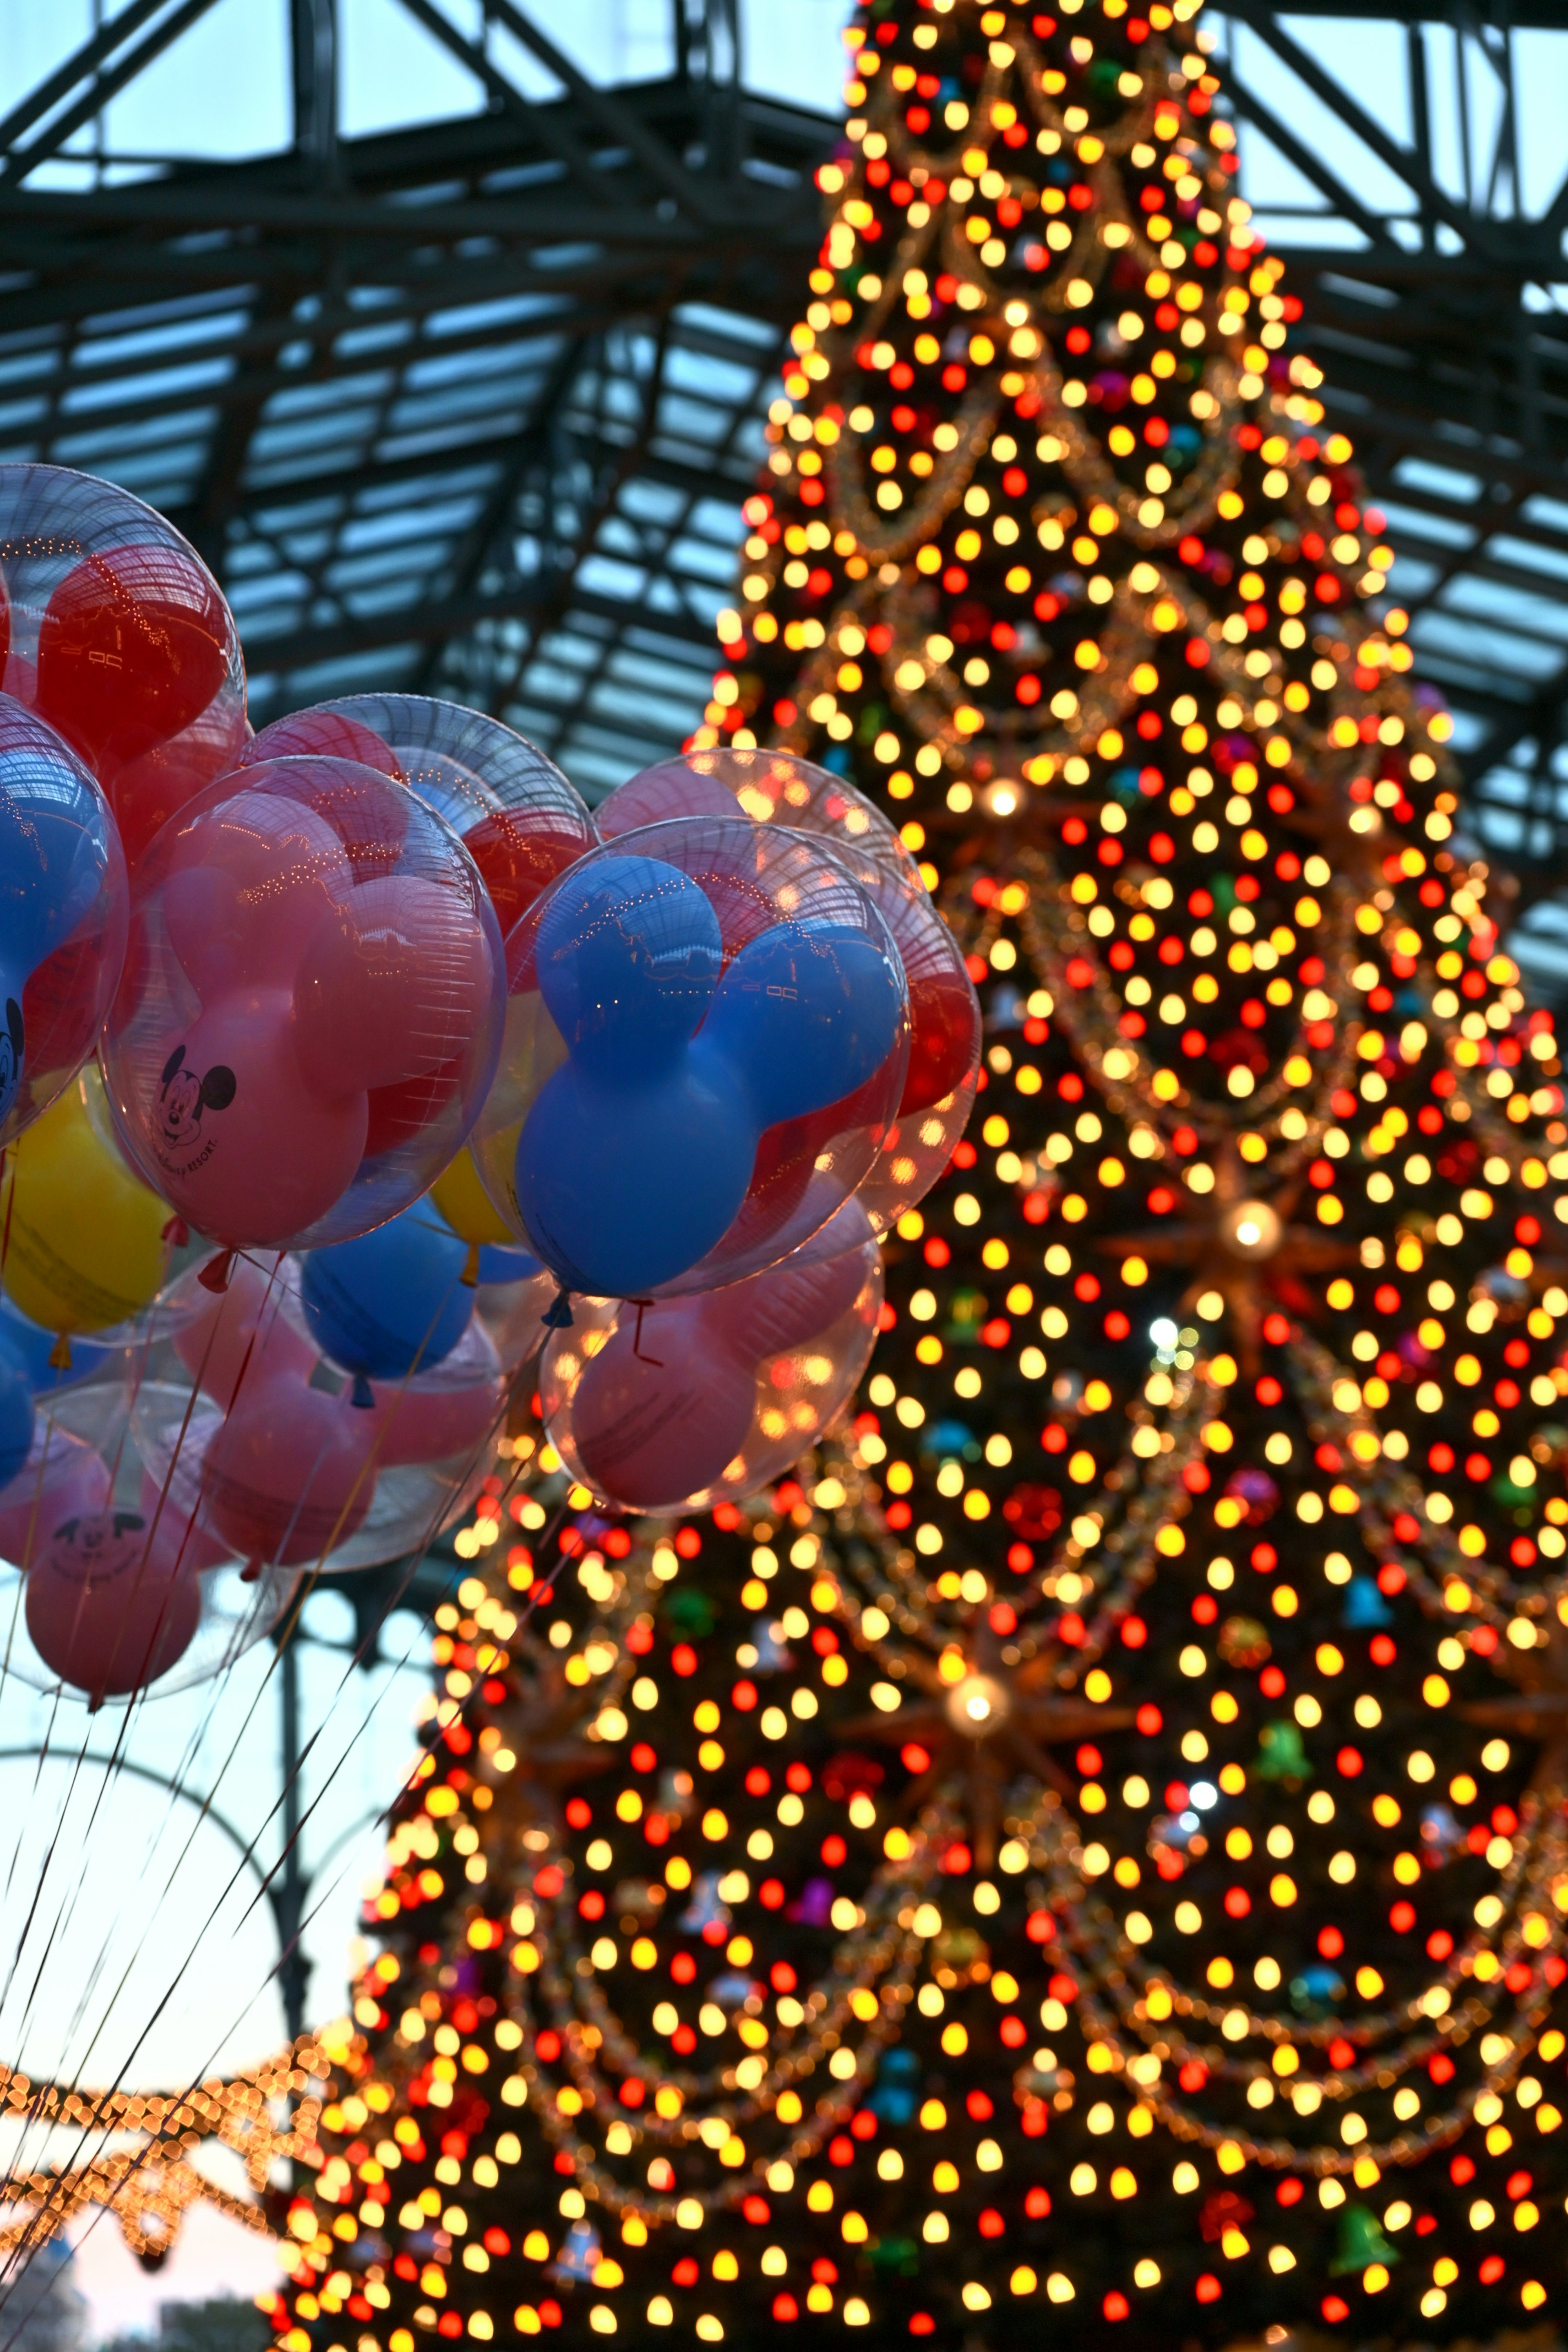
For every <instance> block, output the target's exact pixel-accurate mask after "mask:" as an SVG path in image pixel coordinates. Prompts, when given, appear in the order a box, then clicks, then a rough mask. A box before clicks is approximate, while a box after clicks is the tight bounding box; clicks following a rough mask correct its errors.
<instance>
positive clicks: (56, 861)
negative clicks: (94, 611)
mask: <svg viewBox="0 0 1568 2352" xmlns="http://www.w3.org/2000/svg"><path fill="white" fill-rule="evenodd" d="M5 470H6V469H5V467H0V476H3V475H4V473H5ZM129 905H130V900H129V890H128V885H127V882H126V876H125V859H124V856H123V853H122V852H121V845H120V836H119V835H118V833H117V832H116V830H115V824H114V819H113V818H112V816H111V815H110V812H109V806H108V803H107V802H106V801H105V799H104V797H103V794H102V793H101V792H100V790H99V788H98V786H97V784H96V783H95V782H93V780H92V778H91V776H90V775H89V773H88V772H87V770H86V768H85V767H84V766H83V765H82V763H81V761H79V759H78V758H77V757H76V755H75V753H74V752H73V751H71V750H70V749H69V747H68V745H67V744H66V743H65V742H64V740H62V739H61V737H60V736H58V734H57V733H56V732H55V731H54V730H53V729H52V728H50V727H47V726H46V725H45V723H44V722H43V720H42V719H38V718H37V716H36V715H35V714H34V713H33V712H32V711H30V710H27V709H25V708H24V707H23V705H22V704H21V703H19V702H17V701H16V700H14V699H13V698H12V697H11V696H9V695H7V694H3V693H0V1145H4V1144H5V1143H8V1142H10V1141H12V1140H13V1139H15V1138H16V1136H18V1135H20V1134H21V1133H22V1132H23V1131H24V1129H26V1128H28V1127H30V1126H31V1125H32V1123H33V1122H34V1121H35V1120H36V1119H37V1118H39V1117H41V1115H42V1114H43V1113H44V1112H45V1111H46V1110H47V1108H48V1106H49V1105H50V1104H51V1103H52V1102H53V1101H54V1100H55V1099H56V1097H58V1096H59V1095H60V1094H61V1093H63V1092H64V1090H65V1088H66V1087H68V1085H69V1084H70V1081H71V1079H72V1078H73V1077H74V1076H76V1074H77V1072H78V1071H79V1069H80V1067H81V1066H82V1064H83V1063H84V1062H85V1061H86V1059H87V1058H88V1056H89V1054H90V1053H91V1052H92V1049H93V1047H94V1045H95V1044H96V1043H97V1038H98V1033H99V1030H100V1027H101V1026H102V1024H103V1019H104V1015H105V1013H107V1011H108V1009H109V1005H110V1001H111V1000H112V998H113V995H114V992H115V989H116V986H117V985H118V982H119V980H120V976H121V963H122V961H123V958H124V953H125V940H126V929H127V923H128V919H129Z"/></svg>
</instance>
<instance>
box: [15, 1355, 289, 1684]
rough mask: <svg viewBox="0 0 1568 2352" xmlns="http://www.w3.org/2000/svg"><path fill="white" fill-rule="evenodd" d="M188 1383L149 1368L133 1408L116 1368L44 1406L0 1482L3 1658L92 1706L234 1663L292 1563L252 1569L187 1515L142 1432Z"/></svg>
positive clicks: (168, 1417) (183, 1401)
mask: <svg viewBox="0 0 1568 2352" xmlns="http://www.w3.org/2000/svg"><path fill="white" fill-rule="evenodd" d="M188 1402H189V1391H188V1390H184V1389H182V1388H169V1387H167V1386H166V1385H164V1384H163V1383H161V1382H158V1381H142V1382H141V1383H140V1385H139V1386H138V1388H137V1391H136V1395H135V1404H134V1410H133V1409H132V1402H131V1391H130V1388H129V1386H128V1385H126V1384H122V1383H121V1381H118V1380H115V1381H109V1382H104V1383H100V1384H96V1385H93V1386H87V1387H82V1388H78V1389H73V1390H70V1391H65V1392H63V1393H61V1394H59V1395H58V1396H55V1397H53V1398H51V1399H50V1400H48V1402H47V1410H46V1411H40V1412H39V1414H38V1417H37V1430H36V1433H35V1436H34V1442H33V1446H32V1450H31V1452H30V1454H29V1456H28V1459H27V1462H26V1465H24V1467H23V1468H22V1470H21V1471H20V1472H19V1473H18V1474H17V1475H16V1476H15V1477H14V1478H12V1479H11V1480H10V1481H9V1482H8V1483H7V1484H6V1485H5V1486H0V1611H3V1612H5V1623H6V1625H7V1627H8V1628H9V1629H10V1630H9V1633H8V1641H7V1657H6V1670H7V1672H8V1673H10V1674H14V1675H17V1676H18V1677H19V1678H20V1680H22V1681H23V1682H24V1683H26V1684H29V1685H31V1686H32V1687H33V1688H35V1689H38V1690H52V1689H63V1690H64V1691H66V1692H67V1693H68V1694H72V1695H74V1696H78V1697H79V1698H81V1699H83V1700H85V1701H86V1703H87V1705H88V1706H89V1707H90V1708H96V1707H98V1706H102V1705H103V1704H105V1703H106V1702H110V1701H114V1700H124V1699H127V1698H129V1697H131V1696H133V1695H137V1694H146V1695H148V1696H154V1697H156V1696H162V1695H163V1693H165V1692H168V1691H175V1690H183V1689H185V1688H187V1687H188V1686H189V1685H191V1684H193V1683H196V1682H201V1681H205V1680H206V1679H208V1678H209V1677H211V1676H213V1675H219V1674H222V1673H224V1672H225V1671H226V1669H227V1668H228V1667H229V1666H230V1665H231V1664H233V1663H234V1661H235V1660H236V1659H237V1658H238V1657H239V1656H240V1655H241V1654H243V1652H244V1651H246V1650H247V1649H248V1648H249V1647H250V1646H251V1644H252V1643H255V1642H258V1641H259V1640H261V1639H262V1637H263V1636H264V1635H265V1634H266V1633H268V1632H269V1631H270V1630H271V1628H272V1626H273V1625H274V1624H275V1623H276V1622H277V1621H278V1619H279V1616H280V1614H281V1613H282V1611H283V1610H284V1608H285V1607H286V1606H287V1604H288V1601H289V1598H290V1597H291V1595H292V1592H293V1591H294V1587H295V1584H296V1582H297V1579H296V1577H295V1576H294V1574H293V1573H292V1572H291V1571H273V1570H264V1571H263V1572H262V1574H261V1575H260V1576H259V1577H258V1578H255V1579H252V1580H247V1579H246V1577H245V1575H244V1573H243V1570H242V1565H241V1563H240V1562H239V1561H238V1560H237V1559H235V1558H234V1557H233V1555H232V1553H231V1552H230V1551H229V1550H228V1549H226V1548H225V1547H222V1546H217V1545H215V1544H213V1543H212V1542H210V1541H208V1540H207V1539H205V1538H204V1537H201V1536H199V1535H193V1534H192V1532H191V1530H190V1528H189V1525H188V1521H189V1510H188V1505H187V1506H186V1507H185V1508H184V1510H182V1507H181V1497H180V1494H179V1491H178V1487H177V1484H176V1482H174V1481H170V1480H167V1479H166V1477H165V1475H164V1473H165V1471H166V1469H167V1467H168V1465H167V1464H166V1463H165V1464H163V1465H160V1464H159V1463H158V1461H157V1460H156V1459H155V1457H154V1455H153V1453H152V1452H151V1451H150V1450H149V1449H148V1447H147V1444H146V1432H147V1429H148V1428H149V1426H155V1425H156V1424H157V1423H158V1422H159V1419H160V1417H162V1418H163V1420H164V1421H166V1422H167V1423H171V1424H173V1425H177V1418H178V1417H179V1416H182V1415H183V1414H184V1409H185V1407H186V1405H187V1403H188Z"/></svg>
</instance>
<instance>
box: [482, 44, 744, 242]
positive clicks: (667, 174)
mask: <svg viewBox="0 0 1568 2352" xmlns="http://www.w3.org/2000/svg"><path fill="white" fill-rule="evenodd" d="M489 9H490V16H491V18H492V19H493V21H494V22H495V23H496V24H498V25H503V26H505V27H506V30H507V31H508V32H509V33H510V34H511V36H512V37H513V39H514V40H517V41H520V42H521V44H522V46H523V47H524V48H526V49H529V50H531V53H532V54H533V56H534V57H536V58H538V59H539V62H540V64H541V65H542V66H544V67H545V68H548V70H549V71H550V72H551V73H552V74H553V75H554V76H555V78H556V79H557V80H558V81H560V82H562V83H563V85H564V87H565V88H566V89H568V90H569V91H570V92H571V94H572V96H573V97H574V99H575V100H576V101H577V103H578V105H579V106H581V107H582V109H583V110H584V113H585V114H588V115H591V116H592V117H593V118H594V120H595V121H596V122H598V123H600V124H601V125H602V126H603V128H604V129H605V131H606V132H607V133H608V134H609V136H610V137H611V138H613V139H614V140H616V142H618V143H621V144H624V145H625V146H626V148H627V149H629V151H630V152H631V153H632V154H634V155H635V156H636V157H637V160H638V162H639V163H643V164H644V165H646V166H647V170H648V171H649V172H651V173H652V174H653V176H654V178H655V179H656V180H658V183H659V184H660V186H661V187H663V188H665V189H666V190H667V191H668V194H670V195H672V196H673V197H674V198H675V200H676V202H677V204H679V205H680V206H681V208H682V210H683V211H686V212H689V213H692V214H694V215H696V217H697V218H698V219H699V220H702V221H706V220H708V219H709V218H710V216H711V206H710V204H709V202H708V200H707V198H706V196H705V194H704V192H703V190H702V188H701V187H700V184H699V183H698V182H697V180H696V179H695V178H694V177H693V176H692V174H691V173H689V171H688V170H687V168H686V165H685V164H684V163H682V162H681V160H680V158H679V156H678V155H677V154H676V153H675V152H674V151H673V150H672V149H671V148H670V147H668V145H667V144H666V143H665V142H664V141H663V140H662V139H660V138H659V137H658V133H657V132H656V131H650V130H649V129H648V127H647V124H646V123H643V122H639V121H637V116H636V115H635V114H633V113H632V112H631V111H630V110H629V109H628V108H626V107H624V106H622V105H620V104H619V103H618V102H617V101H616V99H615V98H614V97H613V96H612V95H611V93H610V92H609V91H608V90H605V89H599V88H598V86H597V85H596V84H595V83H594V82H591V81H589V80H588V79H586V77H585V76H584V75H583V74H581V73H579V71H578V70H577V68H576V67H575V66H574V64H573V62H572V60H571V58H568V57H565V56H563V53H562V51H561V50H559V49H558V48H557V47H556V46H555V44H554V42H553V41H552V40H551V39H550V38H549V37H547V36H546V35H545V34H543V33H542V32H541V31H540V29H539V27H538V26H537V25H535V24H533V23H532V22H531V20H530V19H529V18H528V17H527V16H524V15H523V13H522V11H521V8H517V7H514V6H513V5H512V0H489Z"/></svg>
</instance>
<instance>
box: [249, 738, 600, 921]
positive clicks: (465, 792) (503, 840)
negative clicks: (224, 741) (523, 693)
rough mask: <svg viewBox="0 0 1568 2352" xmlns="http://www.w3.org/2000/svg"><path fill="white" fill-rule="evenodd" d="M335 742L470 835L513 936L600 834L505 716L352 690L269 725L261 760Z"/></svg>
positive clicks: (550, 765)
mask: <svg viewBox="0 0 1568 2352" xmlns="http://www.w3.org/2000/svg"><path fill="white" fill-rule="evenodd" d="M300 752H311V753H320V752H326V753H328V754H330V755H331V756H333V757H335V758H341V759H346V760H357V761H361V762H362V763H363V764H364V765H366V766H369V767H373V768H378V769H380V770H382V771H383V772H384V773H385V774H386V775H389V776H395V777H397V778H398V779H399V780H400V781H401V782H404V783H405V784H407V786H408V787H409V789H410V791H411V792H414V793H417V794H418V796H419V798H420V799H421V800H422V801H424V802H425V803H426V805H427V806H428V807H430V808H433V809H434V810H435V811H436V813H437V815H438V816H441V817H444V818H445V819H446V821H447V824H449V825H450V826H451V827H452V829H453V831H454V832H455V833H456V834H457V835H458V838H459V839H460V840H461V842H462V844H463V846H464V847H465V849H467V851H468V855H469V856H470V857H471V858H472V859H473V861H474V863H475V865H476V866H478V867H479V872H480V874H481V875H482V876H483V877H484V883H485V887H486V889H487V890H488V891H489V897H490V901H491V904H492V905H493V907H494V908H495V911H496V919H497V921H498V922H499V923H500V929H501V935H502V937H503V938H504V937H505V935H506V933H507V932H508V931H510V929H511V927H512V925H513V924H514V923H515V922H516V921H517V919H518V918H519V917H520V916H521V915H523V914H526V912H527V911H528V908H530V907H531V905H532V904H533V901H534V900H535V898H538V896H539V894H540V892H541V891H542V889H544V888H545V887H547V885H548V884H550V883H551V882H552V881H553V880H554V878H555V877H556V876H557V875H558V874H561V873H563V872H564V871H565V869H566V867H567V866H570V865H572V864H573V862H574V860H575V859H576V858H579V857H581V856H583V854H584V851H585V850H588V849H591V848H592V847H593V846H594V845H595V842H596V840H597V839H598V835H597V834H596V832H595V827H594V820H593V818H592V817H591V816H590V814H588V810H587V807H586V804H585V803H584V801H583V799H582V796H581V795H580V794H579V793H577V792H575V791H574V788H573V786H572V785H571V784H570V783H568V782H567V781H566V778H565V777H564V776H563V774H562V772H561V771H560V769H559V768H558V767H557V766H556V765H555V763H554V761H552V760H547V759H546V758H545V756H544V753H543V752H542V751H539V750H538V749H537V748H536V747H535V746H534V745H533V744H532V743H530V742H529V741H528V740H527V739H526V737H524V736H521V735H519V734H516V733H514V731H513V730H512V729H511V728H510V727H505V726H503V725H502V724H501V722H500V719H490V718H488V717H487V716H486V715H485V714H484V713H483V712H482V711H478V710H467V709H463V708H462V707H461V706H460V705H458V704H457V703H453V702H438V701H435V700H432V699H431V698H429V697H428V696H426V695H422V694H350V695H343V696H341V697H339V698H337V699H335V700H333V701H331V702H319V703H313V704H312V705H310V708H309V709H304V710H296V711H292V712H290V713H289V716H288V717H287V718H286V719H274V720H273V722H272V724H271V725H270V727H264V728H263V729H262V730H261V732H260V734H259V735H258V736H257V737H256V738H255V740H254V741H253V742H251V743H250V744H249V745H248V746H247V749H246V751H245V754H244V761H245V764H246V765H247V766H252V765H254V764H255V763H256V762H257V761H262V760H270V759H279V758H284V757H293V756H295V755H297V754H299V753H300Z"/></svg>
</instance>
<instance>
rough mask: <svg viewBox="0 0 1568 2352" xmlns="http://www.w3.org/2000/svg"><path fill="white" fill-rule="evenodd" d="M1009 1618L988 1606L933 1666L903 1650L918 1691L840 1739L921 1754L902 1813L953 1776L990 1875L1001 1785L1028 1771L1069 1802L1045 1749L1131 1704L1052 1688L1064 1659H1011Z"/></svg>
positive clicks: (1003, 1609)
mask: <svg viewBox="0 0 1568 2352" xmlns="http://www.w3.org/2000/svg"><path fill="white" fill-rule="evenodd" d="M1016 1628H1017V1619H1016V1615H1015V1613H1014V1612H1013V1610H1012V1608H1011V1606H1010V1605H1009V1604H1008V1603H1007V1602H1006V1601H997V1602H994V1603H993V1605H992V1606H991V1607H990V1608H989V1609H988V1610H986V1611H985V1612H984V1614H982V1615H981V1616H980V1617H979V1618H978V1619H977V1620H976V1622H974V1624H973V1626H972V1627H971V1629H970V1631H969V1633H968V1636H967V1638H966V1640H965V1641H964V1642H963V1643H952V1644H950V1645H949V1647H948V1648H947V1649H945V1650H944V1651H943V1652H942V1654H941V1656H940V1657H939V1658H937V1659H936V1660H934V1661H932V1660H931V1659H930V1658H927V1657H925V1656H923V1655H921V1654H920V1653H918V1652H913V1653H910V1654H909V1656H908V1664H909V1672H910V1678H911V1679H912V1680H913V1681H915V1682H917V1683H918V1684H919V1685H921V1689H922V1691H923V1692H924V1694H925V1696H924V1698H923V1700H917V1702H916V1704H915V1705H914V1706H905V1707H900V1710H899V1713H898V1715H897V1716H896V1717H889V1716H886V1715H875V1716H863V1717H859V1718H858V1720H857V1721H855V1722H853V1723H850V1724H847V1726H846V1727H845V1737H846V1738H852V1739H877V1740H881V1741H884V1742H889V1743H894V1742H896V1743H897V1744H899V1745H900V1746H905V1745H909V1744H910V1743H913V1744H915V1745H918V1746H919V1747H921V1748H924V1750H925V1752H926V1754H927V1755H928V1756H929V1757H930V1759H931V1762H930V1764H929V1766H928V1767H927V1769H925V1770H924V1771H923V1772H921V1773H920V1774H919V1775H918V1776H917V1777H916V1779H915V1780H912V1781H911V1783H910V1786H909V1788H908V1789H907V1790H905V1792H904V1798H903V1805H902V1810H904V1811H909V1812H916V1811H919V1810H920V1808H921V1805H923V1804H926V1803H927V1802H929V1801H931V1799H932V1798H933V1797H935V1796H936V1795H937V1794H938V1793H939V1792H941V1791H942V1790H944V1789H946V1788H947V1786H948V1785H949V1784H950V1783H951V1782H952V1781H954V1780H957V1781H958V1782H959V1783H960V1784H961V1786H962V1789H963V1806H964V1810H965V1812H966V1814H967V1817H968V1822H969V1827H970V1835H971V1840H972V1842H973V1849H974V1858H975V1862H976V1864H977V1865H978V1867H979V1868H980V1869H981V1870H989V1869H990V1868H991V1866H992V1864H993V1863H994V1860H995V1858H996V1843H997V1831H998V1828H999V1826H1000V1823H1001V1820H1002V1805H1003V1799H1004V1796H1005V1792H1006V1790H1007V1788H1008V1786H1009V1785H1010V1783H1011V1782H1012V1781H1014V1780H1017V1779H1018V1778H1019V1777H1020V1775H1023V1774H1028V1775H1032V1776H1033V1778H1034V1779H1035V1780H1038V1781H1040V1782H1042V1783H1043V1784H1044V1785H1045V1786H1047V1787H1048V1788H1052V1789H1055V1790H1057V1791H1058V1794H1059V1795H1061V1796H1063V1797H1065V1798H1067V1800H1068V1802H1069V1803H1071V1802H1074V1801H1076V1800H1077V1796H1078V1786H1077V1783H1076V1782H1075V1781H1074V1780H1071V1779H1070V1778H1069V1777H1068V1774H1067V1773H1066V1772H1064V1771H1063V1770H1062V1768H1061V1766H1060V1765H1059V1764H1058V1763H1057V1761H1056V1759H1054V1757H1053V1756H1052V1755H1051V1753H1050V1750H1051V1749H1052V1748H1054V1747H1059V1746H1062V1745H1064V1744H1066V1743H1068V1742H1070V1741H1077V1740H1080V1739H1089V1738H1095V1737H1097V1736H1098V1735H1100V1734H1102V1733H1104V1732H1107V1731H1121V1730H1124V1729H1125V1728H1126V1727H1127V1726H1128V1725H1129V1724H1130V1723H1131V1721H1132V1717H1133V1710H1132V1708H1131V1707H1130V1706H1105V1705H1101V1704H1099V1703H1097V1702H1096V1701H1094V1700H1092V1699H1087V1698H1081V1697H1079V1696H1077V1694H1076V1693H1073V1692H1069V1691H1062V1690H1058V1688H1057V1687H1056V1675H1057V1669H1058V1664H1060V1662H1061V1658H1062V1655H1063V1653H1062V1652H1060V1651H1059V1650H1058V1649H1056V1648H1055V1647H1050V1648H1047V1649H1043V1650H1040V1651H1039V1652H1037V1654H1036V1655H1034V1656H1033V1657H1023V1656H1021V1655H1020V1654H1019V1651H1018V1648H1017V1646H1016V1643H1014V1642H1013V1641H1012V1639H1011V1638H1010V1637H1011V1636H1012V1635H1013V1634H1014V1633H1016Z"/></svg>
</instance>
